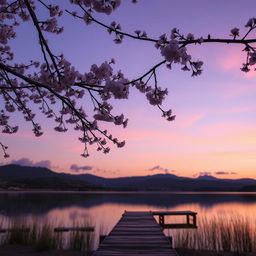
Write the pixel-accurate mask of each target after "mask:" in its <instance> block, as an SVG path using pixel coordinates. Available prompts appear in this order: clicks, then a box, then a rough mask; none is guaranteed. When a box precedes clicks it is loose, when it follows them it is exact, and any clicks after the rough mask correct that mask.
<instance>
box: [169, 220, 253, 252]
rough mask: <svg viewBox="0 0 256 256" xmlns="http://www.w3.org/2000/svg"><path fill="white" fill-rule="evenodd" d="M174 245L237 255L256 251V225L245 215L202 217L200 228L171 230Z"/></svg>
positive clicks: (186, 248)
mask: <svg viewBox="0 0 256 256" xmlns="http://www.w3.org/2000/svg"><path fill="white" fill-rule="evenodd" d="M169 235H172V236H173V240H174V246H175V247H176V248H180V249H182V250H190V249H194V250H210V251H214V252H235V253H237V255H239V254H241V253H246V252H256V227H255V226H254V227H252V226H251V225H250V222H249V221H248V219H245V218H243V217H233V218H229V219H226V218H224V217H214V218H211V219H207V218H206V217H203V218H201V220H200V221H199V223H198V229H181V230H176V231H169Z"/></svg>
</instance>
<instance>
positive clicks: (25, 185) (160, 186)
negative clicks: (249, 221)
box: [0, 165, 256, 191]
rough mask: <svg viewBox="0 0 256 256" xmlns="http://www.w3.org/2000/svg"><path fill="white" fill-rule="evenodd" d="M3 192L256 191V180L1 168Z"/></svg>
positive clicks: (38, 168)
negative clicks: (92, 173)
mask: <svg viewBox="0 0 256 256" xmlns="http://www.w3.org/2000/svg"><path fill="white" fill-rule="evenodd" d="M0 189H10V190H20V189H49V190H79V191H80V190H81V191H84V190H115V191H116V190H123V191H256V180H254V179H249V178H248V179H218V178H216V177H213V176H208V175H205V176H199V177H198V178H186V177H179V176H176V175H173V174H156V175H148V176H133V177H121V178H103V177H99V176H95V175H91V174H66V173H56V172H53V171H51V170H49V169H47V168H42V167H27V166H20V165H5V166H0Z"/></svg>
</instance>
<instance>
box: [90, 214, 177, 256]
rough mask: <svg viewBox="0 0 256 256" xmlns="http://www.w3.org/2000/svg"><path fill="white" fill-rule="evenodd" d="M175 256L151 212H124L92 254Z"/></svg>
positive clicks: (109, 255) (99, 255) (97, 255)
mask: <svg viewBox="0 0 256 256" xmlns="http://www.w3.org/2000/svg"><path fill="white" fill-rule="evenodd" d="M117 255H119V256H126V255H132V256H135V255H136V256H137V255H142V256H143V255H148V256H177V255H178V254H177V252H176V251H175V249H173V248H172V245H171V242H170V240H169V239H168V237H166V236H165V235H164V233H163V232H162V227H161V226H160V225H159V224H158V223H157V222H156V220H155V219H154V217H153V215H152V213H151V212H125V213H124V214H123V216H122V218H121V219H120V220H119V222H118V223H117V224H116V226H115V227H114V228H113V230H112V231H111V232H110V233H109V235H108V236H106V237H105V239H104V240H103V242H102V243H101V244H100V245H99V248H98V250H97V251H95V252H94V254H93V256H117Z"/></svg>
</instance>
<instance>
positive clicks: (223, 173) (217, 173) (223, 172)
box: [215, 171, 237, 175]
mask: <svg viewBox="0 0 256 256" xmlns="http://www.w3.org/2000/svg"><path fill="white" fill-rule="evenodd" d="M215 174H216V175H230V174H231V175H234V174H237V173H236V172H225V171H219V172H215Z"/></svg>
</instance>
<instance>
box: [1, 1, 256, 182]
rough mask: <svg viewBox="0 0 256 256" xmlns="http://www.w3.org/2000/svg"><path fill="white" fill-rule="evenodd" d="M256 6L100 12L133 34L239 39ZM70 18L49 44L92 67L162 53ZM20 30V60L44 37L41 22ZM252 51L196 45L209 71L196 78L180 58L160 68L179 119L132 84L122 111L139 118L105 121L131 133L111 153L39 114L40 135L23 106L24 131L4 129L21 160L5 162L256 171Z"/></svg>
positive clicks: (88, 168)
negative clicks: (234, 32) (174, 32)
mask: <svg viewBox="0 0 256 256" xmlns="http://www.w3.org/2000/svg"><path fill="white" fill-rule="evenodd" d="M56 2H59V3H61V4H63V1H60V0H59V1H56ZM254 7H255V1H254V0H247V1H246V3H245V1H243V0H236V1H234V0H225V1H222V0H216V1H210V0H195V1H190V0H172V1H170V0H159V1H155V0H139V1H138V3H137V4H132V3H131V1H128V0H123V1H122V5H121V6H120V8H118V9H117V10H116V11H115V12H114V14H113V15H110V16H106V15H101V14H97V15H96V16H97V18H98V19H99V20H101V21H103V22H106V23H107V24H110V23H111V22H112V21H113V20H115V21H117V22H118V23H120V24H121V26H122V29H123V30H124V31H126V32H130V33H133V31H134V30H136V29H141V30H145V31H146V32H147V34H148V36H149V37H153V38H157V37H158V36H160V35H162V34H163V33H166V34H167V35H169V34H170V31H171V29H172V28H174V27H177V28H178V29H179V30H180V32H181V33H183V34H185V35H186V34H187V33H189V32H190V33H193V34H194V35H195V37H197V38H199V37H201V36H203V37H207V35H208V34H211V36H212V38H221V37H223V38H231V37H230V30H231V29H232V28H234V27H238V28H241V31H240V33H241V34H242V35H243V34H244V33H245V32H246V31H247V30H246V28H245V27H244V25H245V23H246V22H247V21H248V19H249V18H252V17H254V15H255V8H254ZM61 22H62V23H63V25H64V26H65V31H64V33H63V34H61V35H59V36H57V37H56V36H52V35H47V38H48V39H49V45H50V46H51V47H52V49H53V50H54V52H56V53H64V54H65V56H66V58H67V59H68V60H69V61H71V62H72V63H73V65H74V66H75V67H76V68H77V69H78V70H79V71H82V72H86V71H88V70H89V69H90V66H91V64H94V63H95V64H101V63H102V62H104V61H105V60H110V59H111V58H115V59H116V65H115V69H116V70H119V69H121V70H122V71H123V72H124V74H125V76H126V77H127V78H129V79H133V78H136V77H138V76H140V75H141V74H143V73H145V72H146V71H147V70H148V69H150V67H152V66H153V65H155V64H156V63H158V62H159V61H161V60H162V57H161V55H160V53H159V51H158V50H156V49H155V47H154V45H153V44H151V43H149V42H141V41H138V40H132V39H128V38H125V39H124V42H123V43H122V44H120V45H116V44H114V43H113V37H112V36H109V35H108V33H107V32H106V31H105V30H104V29H103V28H101V27H99V26H97V25H96V24H92V25H90V26H86V25H85V23H84V22H83V21H81V20H78V19H74V18H72V17H70V16H69V15H67V14H65V15H64V17H63V18H62V20H61ZM18 36H19V38H18V39H17V41H16V42H14V43H13V47H14V49H15V50H16V52H17V54H16V58H17V59H18V60H23V59H24V60H30V59H36V58H38V56H39V54H40V51H39V50H38V47H37V46H36V47H35V45H37V35H36V32H35V31H34V29H33V27H32V26H31V24H25V25H24V26H23V27H21V28H20V29H19V31H18ZM252 36H255V32H254V34H253V35H252ZM242 49H243V47H242V46H232V45H224V44H223V45H217V44H213V43H211V44H205V45H191V46H189V47H188V52H189V53H190V54H191V55H192V57H193V59H194V60H198V59H199V60H202V61H203V62H204V65H203V73H202V75H201V76H198V77H191V74H190V73H189V72H183V71H181V70H180V66H178V65H177V66H174V67H173V69H172V70H168V69H166V68H165V67H162V68H160V69H159V70H158V71H157V75H158V83H159V85H161V87H162V88H165V87H167V88H168V90H169V95H168V97H167V98H166V100H165V102H164V104H163V107H164V108H166V109H169V108H172V110H173V112H174V114H175V115H176V120H175V121H174V122H167V121H166V120H164V119H163V118H162V117H161V113H160V111H159V110H158V109H157V108H155V107H153V106H151V105H149V104H148V102H147V101H146V99H145V97H144V95H142V94H140V93H138V92H137V91H135V90H131V92H130V97H129V100H123V101H121V100H118V101H115V102H113V106H114V107H115V110H114V113H115V114H120V113H124V114H125V116H126V117H128V118H129V124H128V127H127V128H126V129H122V128H120V127H115V126H112V125H109V124H107V125H105V124H103V125H104V126H106V127H107V128H108V130H110V131H111V132H112V134H114V135H115V136H116V137H118V138H120V139H121V140H123V139H125V140H126V146H125V147H124V148H121V149H117V148H116V147H115V146H114V145H113V146H112V149H111V151H110V153H109V154H107V155H105V154H102V153H99V152H97V151H96V150H95V148H94V147H91V148H90V157H89V158H86V159H85V158H82V157H81V156H80V154H81V152H82V150H83V145H82V144H81V143H80V142H79V141H78V139H77V137H78V134H77V133H75V132H73V131H72V129H70V130H69V131H68V132H67V133H65V134H59V133H57V132H55V131H53V127H54V123H52V122H50V121H49V120H46V119H43V118H42V117H41V116H40V114H38V118H39V121H40V122H41V124H42V126H43V128H44V135H43V136H42V137H41V138H35V137H34V135H33V134H32V132H31V127H30V125H29V124H28V123H26V122H24V121H23V119H22V117H21V116H19V114H18V113H16V115H15V116H13V122H14V123H15V121H16V122H17V121H18V122H19V124H20V131H19V133H18V134H16V135H2V138H1V141H2V142H3V143H4V144H7V145H8V146H9V149H8V153H10V154H11V158H10V159H7V160H5V159H1V163H2V164H6V163H10V162H16V163H21V164H27V165H41V166H47V167H50V168H51V169H53V170H55V171H58V172H60V171H64V172H73V173H77V172H81V173H82V172H84V173H85V172H86V173H92V174H96V175H100V176H105V177H116V176H132V175H150V174H155V173H159V172H162V173H165V172H170V173H173V174H176V175H180V176H188V177H194V176H196V175H199V174H203V173H207V174H211V175H214V176H216V177H219V178H241V177H251V178H256V101H255V96H256V83H255V82H256V73H255V71H253V70H252V71H251V72H250V73H248V74H245V73H242V72H241V71H240V68H241V66H242V63H243V62H244V60H245V57H246V56H245V54H244V52H243V51H242ZM72 165H73V167H74V168H71V166H72Z"/></svg>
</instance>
